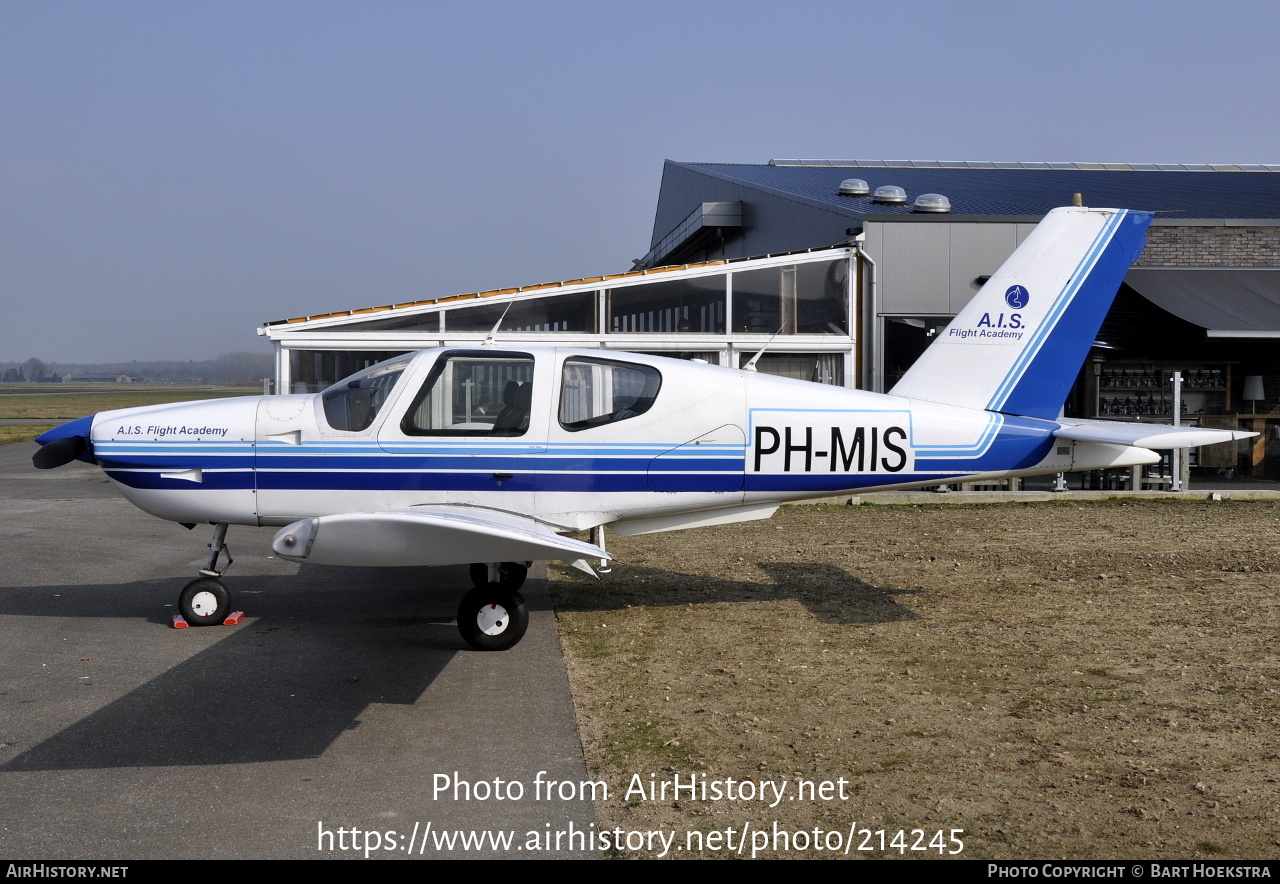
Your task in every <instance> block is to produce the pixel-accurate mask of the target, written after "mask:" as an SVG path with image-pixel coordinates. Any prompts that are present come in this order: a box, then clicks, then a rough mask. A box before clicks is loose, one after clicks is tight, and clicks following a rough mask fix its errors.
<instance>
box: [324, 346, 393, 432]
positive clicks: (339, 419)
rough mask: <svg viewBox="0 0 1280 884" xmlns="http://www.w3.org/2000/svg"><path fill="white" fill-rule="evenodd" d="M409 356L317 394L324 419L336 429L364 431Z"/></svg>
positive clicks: (385, 399) (379, 409) (378, 410)
mask: <svg viewBox="0 0 1280 884" xmlns="http://www.w3.org/2000/svg"><path fill="white" fill-rule="evenodd" d="M413 355H414V354H412V353H406V354H405V355H404V356H397V357H396V358H395V359H388V360H387V361H386V362H379V363H378V364H377V365H373V366H370V367H369V368H366V369H365V370H364V371H361V372H357V373H356V374H353V375H352V376H351V377H349V378H346V379H344V380H341V381H338V382H337V383H336V384H334V385H333V386H332V387H330V388H329V389H327V390H325V391H324V392H323V393H321V394H320V397H321V399H322V400H323V401H324V419H325V420H326V421H328V422H329V426H331V427H333V428H334V429H335V430H346V431H348V432H359V431H360V430H367V429H368V428H369V426H370V424H372V423H373V419H374V418H375V417H377V416H378V413H379V412H380V411H381V410H382V406H383V404H384V403H385V402H386V401H387V397H388V396H390V395H391V390H392V389H393V388H394V387H395V385H396V381H398V380H400V375H401V374H402V373H403V372H404V370H405V369H406V368H408V366H409V362H410V361H411V360H412V359H413Z"/></svg>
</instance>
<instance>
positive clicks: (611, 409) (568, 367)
mask: <svg viewBox="0 0 1280 884" xmlns="http://www.w3.org/2000/svg"><path fill="white" fill-rule="evenodd" d="M661 386H662V375H661V374H659V373H658V370H657V369H656V368H653V367H652V366H648V365H638V364H635V363H631V362H617V361H615V360H612V359H595V358H592V357H588V356H574V357H571V358H569V359H566V360H565V362H564V370H563V372H562V374H561V380H560V426H562V427H564V428H565V429H566V430H569V431H570V432H576V431H578V430H588V429H591V428H592V427H602V426H604V425H605V424H612V423H616V422H618V421H623V420H627V419H628V418H633V417H637V416H639V415H642V414H644V413H645V412H646V411H648V410H649V409H650V408H652V407H653V403H654V401H655V400H656V399H657V398H658V388H659V387H661Z"/></svg>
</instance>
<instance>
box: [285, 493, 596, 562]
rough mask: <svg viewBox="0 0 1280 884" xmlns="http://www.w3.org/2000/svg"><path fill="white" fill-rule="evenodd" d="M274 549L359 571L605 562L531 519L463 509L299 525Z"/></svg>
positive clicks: (338, 517)
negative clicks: (379, 567) (387, 567)
mask: <svg viewBox="0 0 1280 884" xmlns="http://www.w3.org/2000/svg"><path fill="white" fill-rule="evenodd" d="M271 548H272V549H273V550H275V552H276V554H277V555H279V556H280V557H281V558H285V559H289V560H291V561H294V562H305V563H307V564H310V565H358V566H364V567H377V566H399V567H420V566H434V565H465V564H469V563H471V562H524V561H547V560H561V561H566V562H572V561H575V560H577V559H587V558H590V559H608V558H609V554H608V553H607V552H605V551H604V550H603V549H601V548H600V547H598V546H595V545H594V544H590V543H584V542H583V541H580V540H574V539H572V538H570V537H561V536H560V535H559V534H557V533H556V532H555V531H554V530H553V529H552V528H551V527H550V526H548V525H545V524H543V523H542V522H538V521H536V520H534V519H531V518H529V517H528V516H522V515H519V514H516V513H507V512H502V511H499V510H488V509H481V508H479V507H461V506H422V507H409V508H406V509H396V510H382V511H379V512H371V513H337V514H334V515H329V516H317V517H315V518H312V519H303V520H301V521H298V522H294V523H293V524H291V525H286V526H285V527H284V528H281V529H280V530H279V531H278V532H277V533H276V536H275V538H274V539H273V540H272V542H271Z"/></svg>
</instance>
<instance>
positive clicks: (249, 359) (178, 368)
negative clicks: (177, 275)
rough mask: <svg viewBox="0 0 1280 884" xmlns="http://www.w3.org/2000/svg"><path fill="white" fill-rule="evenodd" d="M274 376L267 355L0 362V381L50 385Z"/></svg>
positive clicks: (250, 380)
mask: <svg viewBox="0 0 1280 884" xmlns="http://www.w3.org/2000/svg"><path fill="white" fill-rule="evenodd" d="M274 374H275V360H274V358H273V357H272V356H271V355H270V354H268V353H223V354H222V355H220V356H219V357H218V358H217V359H205V360H201V361H199V362H197V361H196V360H189V361H187V362H177V361H172V362H171V361H163V360H153V361H150V362H139V361H138V360H136V359H135V360H133V361H131V362H99V363H73V362H50V363H45V362H44V361H43V360H40V359H36V358H35V357H32V358H31V359H28V360H27V361H26V362H21V363H19V362H0V382H3V383H6V384H13V383H41V382H44V383H50V382H54V383H56V382H58V381H61V380H62V379H63V376H64V375H98V376H101V375H117V376H119V375H129V376H130V377H133V378H143V379H145V380H148V381H159V382H165V381H168V382H174V383H186V384H192V383H214V384H251V383H257V382H258V381H261V380H262V379H263V378H269V377H272V376H273V375H274Z"/></svg>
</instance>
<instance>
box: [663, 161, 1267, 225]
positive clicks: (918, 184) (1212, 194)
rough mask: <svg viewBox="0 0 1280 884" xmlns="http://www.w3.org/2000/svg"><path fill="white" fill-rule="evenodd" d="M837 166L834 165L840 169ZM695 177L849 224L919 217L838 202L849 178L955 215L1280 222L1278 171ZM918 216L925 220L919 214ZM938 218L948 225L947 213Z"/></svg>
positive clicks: (1067, 166) (897, 169) (846, 165)
mask: <svg viewBox="0 0 1280 884" xmlns="http://www.w3.org/2000/svg"><path fill="white" fill-rule="evenodd" d="M837 163H838V164H839V165H836V164H837ZM675 165H678V166H681V167H684V168H686V169H689V170H691V171H694V172H700V173H703V174H706V175H712V176H715V177H718V178H723V179H726V180H729V181H736V182H739V183H741V184H744V185H746V186H749V187H754V188H758V189H760V190H764V191H768V192H772V193H776V194H779V195H782V196H788V197H792V198H800V199H802V200H805V201H808V202H812V203H814V204H817V205H821V206H823V207H826V208H836V209H839V210H841V211H845V212H848V213H849V214H850V216H852V217H857V218H862V217H870V216H892V215H910V214H912V211H911V205H910V202H908V204H907V205H905V206H903V205H897V206H895V205H883V204H880V203H874V202H872V201H871V198H870V197H869V196H868V197H852V196H840V195H839V194H837V192H836V191H837V189H838V188H839V186H840V182H841V181H843V180H844V179H846V178H861V179H863V180H865V181H866V182H867V183H868V184H869V185H870V188H871V191H872V192H874V191H875V189H876V188H877V187H879V186H881V185H885V184H896V185H899V186H901V187H903V188H905V189H906V191H907V196H908V200H909V201H910V200H914V199H915V198H916V197H917V196H919V195H920V194H922V193H940V194H942V195H944V196H946V197H947V198H948V199H949V200H950V201H951V215H952V216H955V215H985V216H991V215H999V216H1010V215H1012V216H1017V215H1031V216H1039V215H1043V214H1045V213H1046V212H1048V211H1049V210H1050V209H1053V208H1055V207H1057V206H1065V205H1070V204H1071V197H1072V194H1074V193H1080V194H1082V195H1083V202H1084V205H1086V206H1097V207H1109V208H1125V209H1141V210H1144V211H1150V212H1155V213H1156V219H1157V221H1156V223H1159V222H1160V221H1161V220H1165V221H1168V220H1183V219H1185V220H1192V219H1225V218H1237V219H1254V220H1264V219H1280V167H1277V166H1262V165H1256V166H1227V167H1223V166H1216V167H1215V166H1160V167H1156V166H1155V165H1154V164H1153V165H1151V166H1140V165H1130V164H1107V166H1106V167H1105V168H1104V167H1102V164H1093V165H1092V166H1090V165H1088V164H1078V163H1008V164H1003V163H985V164H984V163H924V162H908V161H903V162H885V161H866V160H864V161H850V160H846V161H840V160H775V161H773V163H770V164H769V165H754V164H746V163H675ZM917 217H921V216H920V215H917ZM932 217H935V218H938V217H941V218H945V217H948V216H946V215H942V216H938V215H934V216H932Z"/></svg>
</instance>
